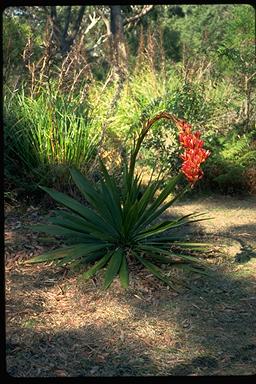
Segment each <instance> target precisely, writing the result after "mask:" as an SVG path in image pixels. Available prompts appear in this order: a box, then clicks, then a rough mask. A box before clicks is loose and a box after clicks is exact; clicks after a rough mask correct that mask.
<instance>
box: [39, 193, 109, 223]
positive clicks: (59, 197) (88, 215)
mask: <svg viewBox="0 0 256 384" xmlns="http://www.w3.org/2000/svg"><path fill="white" fill-rule="evenodd" d="M40 188H41V189H43V190H44V191H45V192H47V193H48V194H49V195H50V196H51V197H52V198H53V199H54V200H56V201H57V202H58V203H61V204H63V205H65V206H66V207H68V208H70V209H71V210H72V211H74V212H76V213H78V214H79V215H80V216H83V217H84V218H85V219H87V220H89V221H91V222H93V223H94V224H95V225H98V224H99V223H101V222H102V218H101V217H100V216H98V215H96V213H94V212H93V211H92V210H91V209H88V208H86V207H85V206H84V205H82V204H80V203H79V202H78V201H76V200H75V199H73V198H72V197H69V196H67V195H65V194H64V193H62V192H57V191H55V190H53V189H51V188H47V187H42V186H40Z"/></svg>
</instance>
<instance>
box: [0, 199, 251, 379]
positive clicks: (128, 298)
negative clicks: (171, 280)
mask: <svg viewBox="0 0 256 384" xmlns="http://www.w3.org/2000/svg"><path fill="white" fill-rule="evenodd" d="M195 210H200V211H206V210H208V211H209V212H210V216H213V217H214V219H212V220H211V221H209V222H207V221H203V222H202V223H200V225H199V224H198V225H195V226H193V227H188V229H187V235H188V236H190V237H192V238H193V239H194V240H197V239H198V240H201V239H203V240H205V239H210V240H211V241H212V242H213V244H214V247H213V250H212V252H210V253H209V254H208V255H207V262H208V263H209V264H210V265H211V267H212V268H213V269H214V271H215V277H214V278H212V279H209V278H207V277H205V276H201V275H200V276H199V275H197V274H192V273H189V272H186V273H185V272H181V271H176V270H173V271H172V272H171V273H172V274H173V276H175V277H176V278H177V277H178V278H179V279H180V280H181V282H183V284H182V285H181V287H180V290H179V292H174V291H172V290H170V289H167V288H166V287H165V286H164V285H162V284H161V283H159V282H158V281H156V280H155V279H154V278H153V277H152V276H151V275H150V274H149V273H148V272H146V271H145V270H143V269H140V270H139V271H135V270H133V271H132V273H131V286H130V288H129V289H128V290H126V291H123V290H122V289H121V288H120V285H119V282H118V281H115V282H114V284H113V286H112V287H111V289H110V290H109V291H107V292H104V291H101V289H100V284H101V275H99V276H98V277H97V279H95V280H94V281H89V282H86V283H84V282H81V281H79V280H78V279H77V276H76V275H74V274H71V273H68V272H67V271H66V270H65V269H61V268H58V269H57V268H55V269H54V268H52V267H51V266H46V265H30V266H28V265H24V264H22V260H24V259H27V258H29V257H31V256H32V255H35V254H39V253H41V252H42V250H43V249H45V248H51V246H52V244H51V243H50V242H48V243H47V239H45V241H46V243H42V242H39V240H38V236H37V235H31V234H30V233H28V231H27V230H25V229H24V224H31V223H33V222H37V221H40V219H41V214H42V212H41V211H40V210H39V209H37V208H33V207H29V208H25V207H21V206H20V207H17V206H15V207H7V208H6V221H5V239H6V240H5V242H6V246H5V247H6V356H7V360H6V361H7V371H8V373H9V374H10V375H11V376H15V377H44V376H46V377H65V376H67V377H74V376H147V375H154V376H157V375H185V376H186V375H195V376H197V375H248V374H255V373H256V368H255V367H256V332H255V329H256V257H255V256H256V237H255V233H256V198H255V197H248V198H243V199H238V198H235V197H223V196H213V197H205V198H200V199H199V200H197V199H189V200H187V201H186V200H184V201H183V202H180V203H178V204H177V205H176V206H175V207H174V208H173V209H172V210H171V211H170V212H169V213H168V214H170V215H178V214H183V213H188V212H192V211H195ZM221 246H224V247H221ZM185 282H186V287H185V284H184V283H185Z"/></svg>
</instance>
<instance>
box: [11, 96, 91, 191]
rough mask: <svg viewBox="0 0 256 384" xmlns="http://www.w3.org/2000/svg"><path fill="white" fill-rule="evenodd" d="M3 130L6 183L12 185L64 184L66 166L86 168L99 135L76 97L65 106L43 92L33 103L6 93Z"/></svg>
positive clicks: (31, 99)
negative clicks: (56, 182) (9, 181)
mask: <svg viewBox="0 0 256 384" xmlns="http://www.w3.org/2000/svg"><path fill="white" fill-rule="evenodd" d="M4 124H5V130H4V135H5V148H6V151H5V167H6V177H7V178H9V179H11V180H12V182H13V183H14V184H16V185H19V184H20V182H21V181H22V180H23V182H24V180H26V182H27V185H26V187H29V186H30V188H33V189H34V188H35V187H36V184H37V183H42V182H43V183H46V182H47V183H50V184H54V183H55V181H56V179H59V180H61V181H62V182H64V180H67V176H68V174H69V172H68V167H69V166H70V165H73V166H81V165H83V166H86V164H87V163H88V162H89V161H90V159H91V158H92V157H93V156H94V152H95V148H96V145H97V140H98V133H97V132H98V131H97V129H96V127H95V126H94V125H93V123H92V121H91V119H90V117H89V107H88V105H87V104H86V103H85V102H82V103H81V100H80V97H79V95H78V96H77V97H75V96H74V97H73V98H72V99H71V100H70V101H67V100H66V97H65V96H64V95H61V94H57V93H55V94H52V93H50V92H48V91H47V89H45V90H43V89H42V90H41V92H40V94H39V95H38V96H34V97H30V96H26V95H25V92H24V90H22V91H21V92H16V93H11V92H10V91H8V90H7V91H6V94H5V103H4ZM25 175H26V177H25ZM24 184H25V182H24Z"/></svg>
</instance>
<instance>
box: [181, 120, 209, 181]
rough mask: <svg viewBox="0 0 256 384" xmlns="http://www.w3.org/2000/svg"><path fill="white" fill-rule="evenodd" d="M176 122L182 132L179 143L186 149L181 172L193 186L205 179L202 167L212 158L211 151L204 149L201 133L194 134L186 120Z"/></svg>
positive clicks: (182, 156)
mask: <svg viewBox="0 0 256 384" xmlns="http://www.w3.org/2000/svg"><path fill="white" fill-rule="evenodd" d="M174 121H175V123H176V126H177V127H178V128H179V129H180V130H181V132H180V134H179V141H180V144H181V145H182V147H183V148H184V149H185V151H184V153H183V154H182V155H180V157H181V159H182V160H183V164H182V166H181V171H182V172H183V173H184V175H185V176H186V178H187V179H188V181H189V182H190V183H191V185H192V186H193V185H194V184H195V183H196V182H197V181H198V180H199V179H201V178H202V177H203V174H204V173H203V171H202V169H201V168H200V165H201V163H203V162H204V161H205V160H206V159H207V158H208V157H209V156H210V151H206V150H205V149H204V148H203V144H204V142H203V140H200V136H201V133H200V132H198V131H197V132H195V133H192V132H191V128H192V127H191V125H190V124H188V123H187V122H186V121H184V120H180V119H177V118H175V120H174Z"/></svg>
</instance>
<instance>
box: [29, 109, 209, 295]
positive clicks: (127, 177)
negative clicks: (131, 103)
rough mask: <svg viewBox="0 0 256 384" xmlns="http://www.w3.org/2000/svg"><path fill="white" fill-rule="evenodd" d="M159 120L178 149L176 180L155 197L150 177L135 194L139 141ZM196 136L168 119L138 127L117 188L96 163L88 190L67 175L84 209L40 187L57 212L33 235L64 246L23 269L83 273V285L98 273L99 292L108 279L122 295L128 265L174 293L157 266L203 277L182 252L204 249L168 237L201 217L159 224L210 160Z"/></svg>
mask: <svg viewBox="0 0 256 384" xmlns="http://www.w3.org/2000/svg"><path fill="white" fill-rule="evenodd" d="M160 119H168V120H170V121H172V122H173V123H175V124H176V126H177V128H178V129H179V141H180V144H181V147H182V148H183V149H184V152H183V154H181V155H180V157H181V159H182V160H183V163H182V165H181V169H180V172H179V173H178V175H176V176H174V177H172V178H171V179H170V180H169V181H168V182H167V184H166V185H165V187H164V188H163V189H162V190H161V191H160V193H158V191H159V189H160V186H161V185H162V179H161V175H160V174H159V175H158V177H157V178H156V180H152V177H153V172H152V174H151V177H150V180H149V182H148V185H147V186H146V188H144V189H143V192H141V191H142V188H141V187H142V177H141V175H138V174H137V173H136V171H135V165H136V159H137V156H138V153H139V150H140V148H141V145H142V142H143V140H144V138H145V136H146V134H147V133H148V131H149V130H150V128H151V126H152V125H153V124H154V123H155V122H156V121H158V120H160ZM200 136H201V135H200V132H195V133H193V132H192V130H191V125H190V124H188V123H187V122H186V121H184V120H181V119H178V118H177V117H175V116H174V115H172V114H170V113H168V112H160V113H159V114H158V115H156V116H154V117H153V118H152V119H149V120H147V121H146V122H145V124H144V125H143V127H142V130H141V131H140V133H139V135H138V138H137V140H134V145H133V148H132V150H131V153H130V156H129V160H128V161H127V162H126V163H125V164H124V168H123V173H122V182H121V185H120V183H119V184H117V181H116V179H115V177H114V176H113V175H111V174H110V173H109V171H108V170H107V168H106V167H105V165H104V163H103V162H102V161H101V160H99V162H100V166H101V171H102V178H101V180H100V182H99V184H98V185H96V186H95V185H92V184H91V183H90V182H89V180H88V179H87V178H86V176H85V175H83V174H81V172H80V171H78V170H77V169H74V168H72V169H71V170H70V173H71V176H72V178H73V180H74V182H75V184H76V186H77V187H78V189H79V190H80V192H81V194H82V195H83V196H84V197H85V199H86V201H87V204H86V205H83V204H81V203H80V202H79V201H77V200H75V199H73V198H72V197H70V196H68V195H66V194H63V193H61V192H58V191H55V190H53V189H50V188H47V187H41V188H42V189H43V190H44V191H45V192H47V193H48V194H49V195H50V196H51V197H52V198H53V199H55V200H56V201H57V202H58V203H59V204H61V205H62V206H64V207H65V209H63V210H59V209H57V210H56V211H55V215H54V216H53V217H50V218H48V224H46V225H37V226H34V227H33V231H37V232H44V233H47V234H50V235H52V236H56V237H57V239H61V240H62V242H63V243H64V244H65V246H63V247H62V248H58V249H55V250H52V251H49V252H46V253H44V254H43V255H40V256H36V257H34V258H32V259H30V260H28V261H27V262H28V263H40V262H54V263H55V264H56V265H58V266H67V267H70V268H74V267H79V268H80V267H81V268H83V269H84V268H85V271H84V272H83V273H82V275H81V277H82V278H83V279H85V280H87V279H89V278H91V277H93V276H94V275H95V274H96V273H97V272H98V271H99V270H101V269H102V268H103V269H104V270H105V272H104V283H103V287H104V288H105V289H106V288H108V287H109V286H110V285H111V284H112V282H113V280H114V278H115V277H116V276H119V279H120V282H121V285H122V287H124V288H127V287H128V285H129V265H130V263H134V262H135V261H137V262H139V263H141V264H142V265H143V266H144V267H145V268H147V269H148V270H149V271H150V272H151V273H152V274H153V275H154V276H156V277H157V278H158V279H160V280H162V281H163V282H164V283H165V284H167V285H169V286H171V287H172V288H174V289H175V287H174V286H173V281H172V280H171V278H169V277H168V276H167V275H166V274H165V273H164V271H163V269H162V268H161V266H162V265H163V264H167V265H175V264H176V263H179V266H184V267H186V268H189V269H191V270H192V271H197V272H200V273H207V272H206V269H205V266H204V262H203V260H202V259H200V257H198V256H195V255H194V254H193V255H191V254H190V252H187V251H188V250H189V251H191V250H193V251H198V252H202V251H205V249H206V248H207V246H208V245H209V244H205V243H195V242H189V241H185V239H184V235H177V233H176V232H175V231H176V230H177V229H179V228H181V227H182V226H184V225H187V224H189V223H194V222H198V221H201V220H206V218H205V217H202V216H203V215H204V214H202V213H197V212H196V213H189V214H187V215H185V216H183V217H180V218H178V219H172V220H162V221H160V222H159V219H160V218H161V215H162V213H164V212H165V211H166V210H167V209H168V208H170V207H171V206H172V204H173V203H174V202H175V201H176V200H177V199H178V198H179V197H180V196H182V195H183V194H184V193H185V192H186V190H187V189H188V188H191V187H193V186H194V185H195V183H196V182H197V181H198V180H200V179H201V178H202V177H203V171H202V169H201V168H200V165H201V163H203V162H204V161H205V160H206V159H207V158H208V156H209V155H210V153H209V151H207V150H205V149H204V148H203V144H204V143H203V141H202V140H201V139H200ZM184 176H185V178H186V179H187V180H188V182H189V184H188V186H187V187H186V188H185V189H184V190H182V191H181V192H179V193H176V192H175V191H176V186H177V184H179V182H180V181H181V180H182V178H183V177H184ZM177 249H179V251H177Z"/></svg>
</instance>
